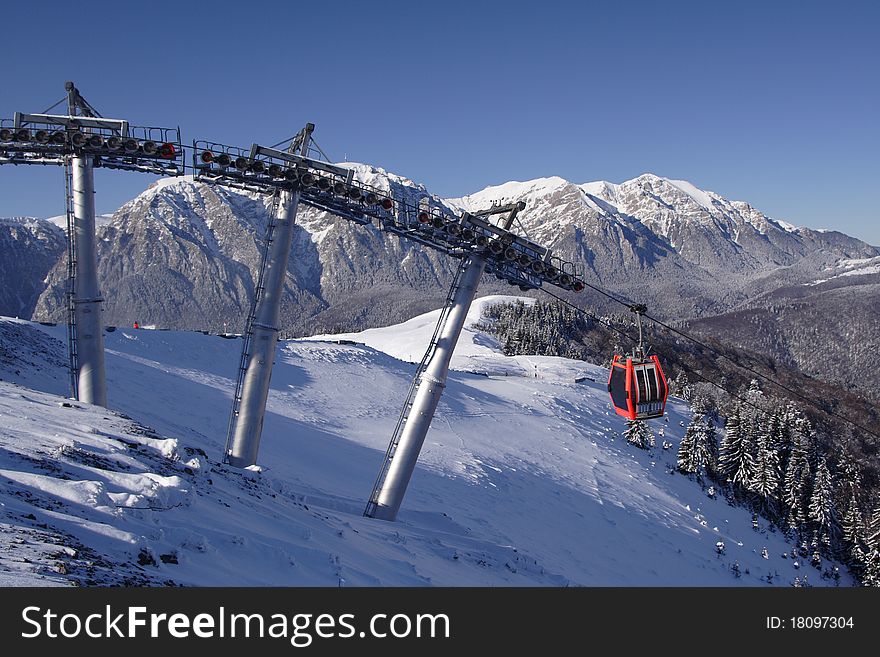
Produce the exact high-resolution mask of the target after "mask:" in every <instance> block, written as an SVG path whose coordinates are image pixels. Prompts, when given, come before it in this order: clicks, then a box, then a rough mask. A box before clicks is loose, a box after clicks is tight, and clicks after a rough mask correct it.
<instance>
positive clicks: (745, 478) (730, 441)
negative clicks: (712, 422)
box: [720, 404, 755, 490]
mask: <svg viewBox="0 0 880 657" xmlns="http://www.w3.org/2000/svg"><path fill="white" fill-rule="evenodd" d="M752 434H753V431H752V426H751V424H746V423H745V422H744V417H743V408H742V405H741V404H736V405H735V406H734V409H733V412H732V413H731V415H730V416H729V417H728V418H727V423H726V424H725V427H724V438H722V440H721V456H720V461H721V474H722V475H723V476H725V477H727V480H728V481H730V482H732V483H733V484H734V485H735V486H740V487H742V488H743V489H745V490H749V488H750V486H751V481H752V478H753V477H754V474H755V461H754V459H755V455H754V450H755V448H754V437H753V435H752Z"/></svg>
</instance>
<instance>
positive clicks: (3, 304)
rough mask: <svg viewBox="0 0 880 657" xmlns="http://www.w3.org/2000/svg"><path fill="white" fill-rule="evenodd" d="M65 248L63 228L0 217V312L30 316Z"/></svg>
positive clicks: (28, 218)
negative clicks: (47, 278)
mask: <svg viewBox="0 0 880 657" xmlns="http://www.w3.org/2000/svg"><path fill="white" fill-rule="evenodd" d="M66 249H67V241H66V238H65V235H64V231H63V230H61V229H60V228H58V227H57V226H55V225H53V224H51V223H49V222H48V221H43V220H41V219H34V218H32V217H12V218H0V281H2V282H3V284H2V285H0V315H6V316H9V317H21V318H24V319H29V318H30V317H31V315H32V314H33V312H34V308H35V307H36V305H37V299H39V297H40V294H42V292H43V290H44V289H45V287H46V285H45V283H44V281H45V279H46V275H47V274H48V273H49V272H50V271H51V270H52V269H53V268H54V267H55V266H56V264H57V263H58V260H59V258H60V257H61V255H62V253H65V251H66ZM65 276H66V274H65Z"/></svg>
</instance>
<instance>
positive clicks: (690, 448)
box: [678, 415, 702, 474]
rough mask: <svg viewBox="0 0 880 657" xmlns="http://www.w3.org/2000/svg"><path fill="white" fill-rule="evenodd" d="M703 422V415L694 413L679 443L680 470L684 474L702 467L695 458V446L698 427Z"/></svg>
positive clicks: (692, 472) (694, 471)
mask: <svg viewBox="0 0 880 657" xmlns="http://www.w3.org/2000/svg"><path fill="white" fill-rule="evenodd" d="M701 422H702V416H700V415H694V417H693V419H692V420H691V423H690V424H689V425H688V427H687V429H685V432H684V436H683V437H682V439H681V442H680V443H679V445H678V470H679V472H683V473H684V474H695V473H696V472H697V471H698V470H699V468H700V466H699V464H698V463H697V462H696V459H695V448H696V437H697V431H698V429H697V427H698V425H699V424H700V423H701Z"/></svg>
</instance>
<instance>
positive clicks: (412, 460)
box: [193, 124, 584, 520]
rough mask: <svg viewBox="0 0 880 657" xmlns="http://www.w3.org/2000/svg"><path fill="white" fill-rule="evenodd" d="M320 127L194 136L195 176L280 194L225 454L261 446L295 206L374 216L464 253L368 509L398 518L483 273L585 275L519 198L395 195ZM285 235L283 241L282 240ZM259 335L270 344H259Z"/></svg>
mask: <svg viewBox="0 0 880 657" xmlns="http://www.w3.org/2000/svg"><path fill="white" fill-rule="evenodd" d="M313 127H314V126H312V125H311V124H309V125H308V126H306V129H305V130H304V131H302V132H300V133H299V135H297V137H295V138H294V139H293V140H292V141H291V144H290V147H289V148H288V149H287V150H286V151H281V150H278V149H276V148H266V147H263V146H259V145H257V144H254V145H253V146H252V147H251V148H250V149H242V148H236V147H233V146H225V145H223V144H218V143H215V142H205V141H197V142H195V143H194V145H193V146H194V149H193V165H194V168H195V170H196V178H197V179H198V180H201V181H203V182H206V183H210V184H217V185H223V186H227V187H235V188H238V189H244V190H248V191H252V192H258V193H262V194H267V195H273V197H274V199H275V201H274V203H273V207H274V209H273V212H272V213H271V216H272V217H273V219H272V220H271V224H270V227H269V231H268V234H267V239H266V246H265V249H264V256H263V262H262V263H261V265H260V272H259V275H258V281H257V286H256V291H255V298H254V304H253V307H252V311H251V313H250V315H249V317H248V326H247V331H246V334H245V347H244V349H243V350H242V359H241V364H240V367H239V377H238V384H237V385H236V391H235V395H234V397H233V406H232V415H231V418H230V423H229V430H228V432H227V443H226V445H227V446H226V455H225V457H224V458H225V460H226V461H227V462H228V463H230V464H231V465H234V466H237V467H247V466H249V465H253V464H255V463H256V459H257V456H258V448H259V439H260V433H261V431H262V422H263V415H264V413H265V407H266V396H267V394H268V384H269V379H268V377H269V376H270V374H271V370H272V361H273V359H274V345H275V341H276V339H277V327H276V323H277V319H278V303H279V301H280V294H281V290H282V286H283V277H284V275H285V272H286V265H287V258H288V257H289V254H290V247H289V240H290V236H289V234H287V233H286V232H285V231H287V230H289V229H290V227H291V226H292V221H293V215H292V214H291V212H290V208H291V207H295V204H296V203H297V202H298V203H302V204H304V205H307V206H310V207H313V208H317V209H319V210H324V211H327V212H330V213H331V214H334V215H336V216H339V217H342V218H344V219H348V220H349V221H352V222H354V223H357V224H360V225H366V224H372V225H373V226H374V227H375V228H377V229H379V230H382V231H385V232H389V233H392V234H395V235H398V236H400V237H401V238H404V239H407V240H412V241H415V242H418V243H419V244H422V245H424V246H427V247H430V248H432V249H436V250H438V251H441V252H443V253H445V254H447V255H450V256H452V257H454V258H458V259H459V260H460V261H461V262H460V265H459V267H458V269H457V271H456V275H455V279H454V281H453V284H452V287H451V289H450V291H449V295H448V297H447V300H446V304H445V306H444V309H443V311H442V313H441V317H440V321H439V322H438V324H437V327H436V329H435V332H434V336H433V337H432V339H431V344H430V345H429V347H428V351H427V352H426V353H425V357H424V358H423V359H422V362H421V364H420V365H419V368H418V370H417V372H416V376H415V378H414V380H413V384H412V386H411V388H410V392H409V395H408V396H407V399H406V403H405V404H404V408H403V411H402V412H401V415H400V418H399V420H398V423H397V427H396V428H395V431H394V435H393V436H392V439H391V443H390V445H389V447H388V451H387V452H386V454H385V459H384V461H383V464H382V468H381V470H380V472H379V477H378V479H377V480H376V485H375V486H374V488H373V492H372V494H371V495H370V500H369V502H368V503H367V508H366V510H365V512H364V514H365V515H367V516H370V517H376V518H382V519H387V520H393V519H395V518H396V516H397V512H398V510H399V508H400V504H401V502H402V500H403V496H404V493H405V492H406V487H407V484H408V483H409V479H410V477H411V476H412V472H413V469H414V468H415V465H416V461H417V460H418V456H419V451H420V450H421V447H422V444H423V443H424V440H425V435H426V434H427V432H428V429H429V427H430V424H431V420H432V418H433V415H434V411H435V410H436V408H437V404H438V403H439V401H440V395H441V394H442V391H443V388H444V386H445V382H446V376H447V373H448V371H449V361H450V358H451V357H452V352H453V350H454V349H455V344H456V342H457V341H458V337H459V335H460V334H461V330H462V327H463V326H464V322H465V318H466V317H467V313H468V309H469V308H470V304H471V302H472V301H473V298H474V295H475V294H476V289H477V285H478V283H479V280H480V278H481V277H482V275H483V273H494V274H495V276H496V277H497V278H499V279H501V280H506V281H507V282H508V283H510V284H511V285H518V286H519V287H520V288H521V289H523V290H529V289H535V288H538V287H541V285H543V284H544V283H549V284H552V285H555V286H557V287H560V288H562V289H564V290H569V291H574V292H580V291H581V290H583V289H584V283H583V280H582V279H581V278H580V277H579V275H578V273H577V271H576V269H575V266H574V264H572V263H571V262H568V261H565V260H563V259H561V258H559V257H557V256H555V255H553V254H552V253H551V252H550V250H549V249H547V248H544V247H542V246H540V245H538V244H535V243H534V242H532V241H530V240H528V239H525V238H524V237H521V236H519V235H516V234H514V233H513V232H512V230H511V227H512V224H513V221H514V219H515V217H516V214H517V212H520V211H521V210H522V209H524V205H523V204H522V203H515V204H512V205H505V206H494V207H492V208H489V209H487V210H484V211H481V212H475V213H468V212H463V213H461V214H456V213H453V212H452V211H450V210H448V209H447V208H446V207H444V206H443V205H442V204H441V203H439V202H438V201H436V200H435V199H432V198H430V197H428V196H427V195H426V196H425V197H424V198H422V199H421V200H419V201H418V202H417V203H412V202H409V201H407V200H406V199H401V198H394V197H392V195H391V193H390V192H389V190H386V189H377V188H374V187H371V186H369V185H367V184H364V183H362V182H360V181H357V180H355V179H354V171H353V170H352V169H347V168H345V167H340V166H336V165H332V164H329V163H327V162H323V161H321V160H318V159H315V158H312V157H310V156H309V151H308V145H309V139H310V137H311V133H312V128H313ZM285 195H286V196H285ZM284 199H286V200H284ZM499 218H500V219H499ZM285 222H287V224H285ZM285 226H286V227H285ZM278 231H280V232H278ZM285 241H286V242H287V244H286V245H285V244H283V243H282V244H279V242H285ZM270 288H271V289H270ZM257 340H262V343H263V344H261V345H256V344H254V343H255V342H256V341H257ZM270 347H271V348H270ZM255 360H256V361H258V362H254V361H255ZM243 418H244V419H243Z"/></svg>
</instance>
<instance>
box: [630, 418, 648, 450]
mask: <svg viewBox="0 0 880 657" xmlns="http://www.w3.org/2000/svg"><path fill="white" fill-rule="evenodd" d="M623 435H624V437H625V438H626V442H628V443H630V444H631V445H635V446H636V447H638V448H639V449H648V448H650V447H653V446H654V434H653V433H652V432H651V429H650V428H649V427H648V425H647V424H645V423H644V422H643V421H642V420H627V421H626V431H625V432H624V434H623Z"/></svg>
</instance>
